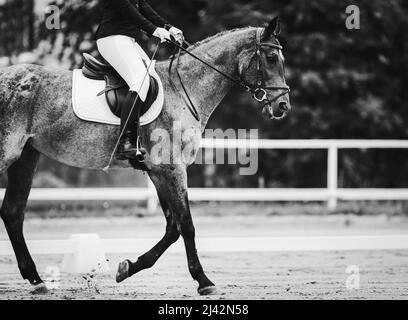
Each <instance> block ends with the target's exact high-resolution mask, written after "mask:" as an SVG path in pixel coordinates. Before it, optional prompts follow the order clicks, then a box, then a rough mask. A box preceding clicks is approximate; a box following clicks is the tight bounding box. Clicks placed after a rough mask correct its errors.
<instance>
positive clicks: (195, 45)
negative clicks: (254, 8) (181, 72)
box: [187, 27, 253, 51]
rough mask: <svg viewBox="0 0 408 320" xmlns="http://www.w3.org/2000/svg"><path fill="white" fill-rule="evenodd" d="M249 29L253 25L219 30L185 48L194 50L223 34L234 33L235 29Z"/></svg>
mask: <svg viewBox="0 0 408 320" xmlns="http://www.w3.org/2000/svg"><path fill="white" fill-rule="evenodd" d="M249 29H253V27H245V28H235V29H231V30H225V31H222V32H219V33H217V34H215V35H213V36H209V37H208V38H205V39H204V40H200V41H198V42H196V43H194V44H193V45H191V46H190V47H188V48H187V50H188V51H191V50H194V49H196V48H198V47H200V46H202V45H204V44H206V43H208V42H211V41H212V40H214V39H217V38H220V37H222V36H224V35H227V34H230V33H234V32H236V31H242V30H249Z"/></svg>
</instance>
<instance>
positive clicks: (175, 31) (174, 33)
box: [169, 27, 184, 44]
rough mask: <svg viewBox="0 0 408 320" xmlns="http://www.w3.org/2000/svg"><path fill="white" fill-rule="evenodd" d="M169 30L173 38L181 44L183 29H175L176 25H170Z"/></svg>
mask: <svg viewBox="0 0 408 320" xmlns="http://www.w3.org/2000/svg"><path fill="white" fill-rule="evenodd" d="M169 32H170V34H171V35H172V36H173V38H174V39H176V41H177V42H179V43H180V44H183V41H184V35H183V31H181V30H180V29H177V28H176V27H171V28H170V30H169Z"/></svg>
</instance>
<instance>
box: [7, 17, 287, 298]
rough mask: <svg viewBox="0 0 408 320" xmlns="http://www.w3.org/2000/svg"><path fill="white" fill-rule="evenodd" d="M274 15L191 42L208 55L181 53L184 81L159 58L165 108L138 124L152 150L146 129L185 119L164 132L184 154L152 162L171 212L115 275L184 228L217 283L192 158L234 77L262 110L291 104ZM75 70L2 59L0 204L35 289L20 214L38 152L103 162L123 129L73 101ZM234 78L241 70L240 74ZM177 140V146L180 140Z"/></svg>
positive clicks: (136, 267)
mask: <svg viewBox="0 0 408 320" xmlns="http://www.w3.org/2000/svg"><path fill="white" fill-rule="evenodd" d="M279 31H280V26H279V20H278V19H277V18H275V19H273V20H272V21H271V22H270V23H269V24H268V25H267V27H264V28H257V27H246V28H238V29H234V30H230V31H225V32H222V33H219V34H217V35H215V36H213V37H210V38H207V39H206V40H203V41H201V42H198V43H196V44H194V45H192V46H191V47H189V48H188V50H187V51H189V52H190V53H191V54H193V55H194V56H195V57H205V59H206V61H207V63H208V65H210V66H212V68H209V67H208V65H205V64H203V63H202V62H200V61H198V60H197V59H195V58H193V57H192V56H191V55H189V54H186V53H183V54H182V55H181V56H180V64H179V65H178V66H177V68H179V69H178V70H174V69H173V72H175V71H178V72H179V74H180V83H177V84H176V85H175V83H174V81H173V79H172V77H171V73H169V72H168V70H169V68H170V70H171V68H176V66H172V65H171V62H170V61H169V60H166V61H161V62H158V63H157V65H156V71H157V72H158V74H159V75H160V77H161V79H162V82H163V87H164V90H165V102H164V106H163V110H162V112H161V114H160V116H159V117H158V118H157V119H156V120H155V121H154V122H153V123H151V124H149V125H147V126H144V127H143V128H142V129H141V133H140V134H141V138H142V141H144V147H145V148H146V150H147V152H148V153H149V152H151V151H152V149H153V148H154V141H151V140H154V139H149V138H150V135H151V134H152V133H153V132H154V130H156V129H161V130H163V129H164V130H166V131H167V132H169V133H170V135H172V134H173V133H172V129H171V128H172V126H173V124H174V123H176V122H177V123H179V124H180V127H181V128H180V129H181V135H180V137H181V139H172V138H173V137H172V136H170V138H171V141H168V140H165V141H161V143H162V144H164V145H167V146H169V145H170V144H173V148H170V147H169V148H164V150H166V151H165V152H167V153H168V154H167V155H166V157H167V158H169V159H171V160H173V159H174V158H175V154H174V153H173V150H175V149H180V150H185V149H187V150H189V153H188V154H189V155H190V156H187V157H184V158H183V159H182V161H170V162H169V163H167V162H166V163H153V165H152V169H151V171H149V172H148V175H149V177H150V179H151V181H152V182H153V184H154V186H155V188H156V190H157V194H158V198H159V202H160V205H161V208H162V210H163V212H164V216H165V219H166V222H167V225H166V229H165V233H164V236H163V238H162V239H161V240H160V241H159V242H158V243H157V244H156V245H155V246H154V247H153V248H152V249H151V250H149V251H148V252H146V253H145V254H143V255H141V256H140V257H139V258H138V259H137V261H135V262H132V261H129V260H125V261H123V262H121V263H120V265H119V268H118V271H117V274H116V281H117V282H118V283H119V282H122V281H124V280H125V279H127V278H129V277H131V276H133V275H135V274H137V273H139V272H140V271H142V270H144V269H147V268H151V267H152V266H153V265H154V264H155V263H156V261H157V260H158V259H159V258H160V257H161V256H162V255H163V253H164V252H165V251H166V250H167V249H168V248H169V247H170V246H171V245H172V244H173V243H175V242H176V241H177V240H178V239H179V238H180V236H181V237H182V239H183V240H184V245H185V250H186V255H187V260H188V269H189V272H190V274H191V276H192V278H193V279H194V280H195V281H197V282H198V293H199V294H200V295H213V294H217V293H219V291H218V289H217V287H216V286H215V285H214V283H213V282H211V281H210V279H209V278H208V277H207V276H206V274H205V272H204V270H203V267H202V265H201V262H200V259H199V256H198V253H197V250H196V244H195V228H194V224H193V220H192V216H191V212H190V207H189V200H188V188H187V168H188V167H189V166H190V165H192V164H193V163H194V160H195V157H196V155H197V152H198V150H199V148H200V143H201V138H202V133H203V132H204V129H205V127H206V124H207V122H208V119H209V117H210V116H211V114H212V113H213V112H214V110H215V109H216V107H217V106H218V105H219V104H220V102H221V101H222V99H223V98H224V97H225V96H226V94H227V93H228V92H229V91H230V90H231V89H232V87H233V86H234V85H235V84H236V83H235V82H238V83H240V84H242V86H243V87H245V88H246V89H247V90H248V91H249V92H252V93H253V95H254V98H255V99H256V100H257V101H258V102H259V105H260V107H261V110H262V113H263V114H265V115H266V116H267V117H269V118H271V119H280V118H284V117H286V115H287V114H288V112H289V111H290V109H291V106H290V101H289V90H286V88H288V87H287V85H286V81H285V74H284V61H283V54H282V51H281V49H282V47H281V46H280V44H279V40H278V39H277V35H278V34H279ZM72 77H73V73H72V71H69V70H59V69H56V68H47V67H44V66H39V65H32V64H21V65H14V66H10V67H7V68H3V69H0V174H1V173H3V172H7V175H8V185H7V189H6V193H5V197H4V199H3V203H2V207H1V211H0V214H1V218H2V220H3V221H4V224H5V227H6V230H7V233H8V236H9V239H10V241H11V244H12V247H13V250H14V252H15V256H16V259H17V263H18V268H19V271H20V273H21V276H22V278H23V279H25V280H28V281H29V283H30V284H31V285H32V286H31V291H32V293H34V294H46V293H47V292H48V289H47V287H46V285H45V284H44V282H43V281H42V279H41V278H40V276H39V274H38V272H37V269H36V265H35V263H34V261H33V259H32V257H31V255H30V252H29V250H28V248H27V245H26V242H25V239H24V234H23V222H24V212H25V208H26V205H27V200H28V197H29V193H30V189H31V186H32V180H33V176H34V173H35V170H36V166H37V163H38V160H39V157H40V155H41V154H42V155H45V156H47V157H49V158H51V159H54V160H56V161H58V162H60V163H63V164H65V165H68V166H73V167H78V168H84V169H91V170H100V169H102V168H104V167H105V166H106V164H107V163H108V162H109V159H110V156H111V152H112V150H113V149H114V146H115V144H116V142H117V139H118V137H119V134H120V130H119V127H118V126H115V125H106V124H100V123H92V122H86V121H83V120H80V119H79V118H78V117H77V116H76V115H75V114H74V112H73V108H72V101H71V100H72V95H71V92H72ZM231 79H237V80H236V81H235V82H234V81H231ZM181 81H183V83H184V86H185V89H186V92H188V93H189V95H190V97H189V99H190V102H191V103H193V104H194V106H195V107H196V110H197V113H198V117H196V116H194V114H193V112H191V107H190V106H189V105H188V104H187V99H186V97H185V95H184V94H183V92H182V90H181V89H180V87H181V85H182V84H181ZM174 145H176V147H178V148H174ZM112 168H121V169H126V168H129V169H131V168H132V166H131V165H130V164H129V162H126V161H119V160H116V161H114V163H113V164H112Z"/></svg>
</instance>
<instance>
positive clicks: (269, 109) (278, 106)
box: [262, 99, 291, 120]
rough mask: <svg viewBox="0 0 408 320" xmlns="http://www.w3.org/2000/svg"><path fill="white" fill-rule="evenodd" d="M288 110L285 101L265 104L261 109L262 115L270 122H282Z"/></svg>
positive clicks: (287, 104) (288, 105)
mask: <svg viewBox="0 0 408 320" xmlns="http://www.w3.org/2000/svg"><path fill="white" fill-rule="evenodd" d="M290 110H291V106H290V103H289V102H288V101H286V99H279V100H278V101H275V102H270V101H268V102H266V103H265V104H264V106H263V108H262V113H263V114H265V116H267V117H268V118H270V119H271V120H283V119H285V118H286V117H287V115H288V113H289V112H290Z"/></svg>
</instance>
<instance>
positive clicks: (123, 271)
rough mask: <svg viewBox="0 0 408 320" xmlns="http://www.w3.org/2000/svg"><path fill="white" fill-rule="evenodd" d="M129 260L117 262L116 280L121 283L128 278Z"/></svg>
mask: <svg viewBox="0 0 408 320" xmlns="http://www.w3.org/2000/svg"><path fill="white" fill-rule="evenodd" d="M129 263H130V262H129V260H125V261H123V262H121V263H120V264H119V268H118V272H117V273H116V282H117V283H121V282H122V281H125V280H126V279H127V278H129V268H130V265H129Z"/></svg>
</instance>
